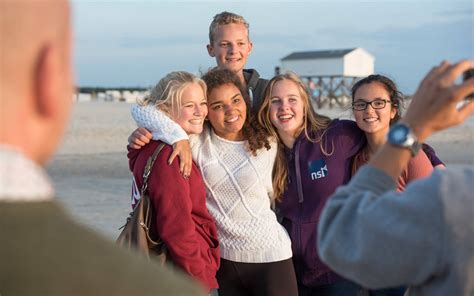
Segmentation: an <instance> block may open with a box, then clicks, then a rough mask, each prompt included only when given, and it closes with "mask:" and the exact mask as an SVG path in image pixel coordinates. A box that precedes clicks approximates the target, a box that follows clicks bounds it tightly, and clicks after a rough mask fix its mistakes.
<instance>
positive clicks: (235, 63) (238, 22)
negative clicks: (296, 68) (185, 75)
mask: <svg viewBox="0 0 474 296" xmlns="http://www.w3.org/2000/svg"><path fill="white" fill-rule="evenodd" d="M252 47H253V44H252V42H251V41H250V37H249V23H247V21H246V20H245V19H244V18H243V17H242V16H240V15H238V14H234V13H231V12H227V11H224V12H221V13H219V14H216V15H215V16H214V18H213V20H212V22H211V25H210V26H209V44H208V45H207V52H208V53H209V56H211V57H213V58H215V59H216V63H217V67H218V68H220V69H229V70H231V71H232V72H234V73H235V74H236V75H237V76H238V77H239V78H240V80H241V81H242V83H243V84H244V85H245V86H246V89H247V91H248V94H249V96H250V100H251V103H252V112H254V113H255V114H256V113H257V112H258V109H259V108H260V105H261V102H262V99H263V92H264V90H265V87H266V86H267V83H268V80H266V79H262V78H260V75H259V74H258V72H257V71H256V70H254V69H244V67H245V64H246V63H247V59H248V57H249V55H250V53H251V52H252Z"/></svg>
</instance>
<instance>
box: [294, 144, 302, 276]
mask: <svg viewBox="0 0 474 296" xmlns="http://www.w3.org/2000/svg"><path fill="white" fill-rule="evenodd" d="M300 146H301V141H297V142H296V146H295V151H294V153H295V171H296V174H295V177H296V188H297V192H298V216H297V223H296V237H297V240H296V241H297V245H296V249H297V251H298V253H299V254H301V255H303V250H302V249H301V245H302V243H301V220H302V219H301V216H302V213H303V201H304V197H303V185H302V183H301V167H300ZM301 260H303V258H301ZM297 268H298V273H299V274H301V269H302V266H301V265H300V266H298V267H297Z"/></svg>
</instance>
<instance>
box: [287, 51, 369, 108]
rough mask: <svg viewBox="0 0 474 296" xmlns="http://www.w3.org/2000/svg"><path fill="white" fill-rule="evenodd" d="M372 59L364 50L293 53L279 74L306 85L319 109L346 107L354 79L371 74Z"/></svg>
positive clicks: (288, 56)
mask: <svg viewBox="0 0 474 296" xmlns="http://www.w3.org/2000/svg"><path fill="white" fill-rule="evenodd" d="M374 66H375V57H374V56H373V55H371V54H370V53H369V52H367V51H366V50H365V49H363V48H360V47H358V48H351V49H331V50H318V51H302V52H293V53H291V54H289V55H287V56H285V57H284V58H282V59H281V67H280V68H279V72H286V71H293V72H295V73H296V74H298V75H299V76H300V77H301V78H302V79H303V80H305V81H306V82H307V83H308V86H309V88H310V91H311V95H312V97H313V100H314V102H315V103H316V104H317V106H318V107H322V106H323V105H326V104H328V105H329V106H333V105H335V104H337V105H340V106H345V105H347V103H348V99H349V98H350V88H351V87H352V85H353V84H354V83H355V81H356V80H357V79H360V78H361V77H365V76H367V75H370V74H373V73H374Z"/></svg>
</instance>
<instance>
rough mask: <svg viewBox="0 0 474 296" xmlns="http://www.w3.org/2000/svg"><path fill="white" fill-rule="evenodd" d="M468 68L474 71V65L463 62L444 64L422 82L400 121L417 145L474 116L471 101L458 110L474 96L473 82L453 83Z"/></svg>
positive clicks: (473, 62) (472, 62) (470, 62)
mask: <svg viewBox="0 0 474 296" xmlns="http://www.w3.org/2000/svg"><path fill="white" fill-rule="evenodd" d="M470 68H474V61H471V60H464V61H461V62H459V63H456V64H453V65H451V64H449V63H448V62H446V61H444V62H442V63H441V64H440V65H439V66H437V67H434V68H433V69H432V70H431V71H430V72H429V73H428V75H426V77H425V78H424V79H423V81H422V82H421V84H420V86H419V87H418V90H417V91H416V93H415V95H414V96H413V99H412V102H411V104H410V107H409V108H408V110H407V112H406V115H405V117H404V118H403V119H402V121H403V122H406V123H408V124H409V125H410V126H411V128H412V129H413V131H414V133H415V134H416V135H417V136H418V139H419V141H420V142H423V141H424V140H425V139H426V138H427V137H428V136H429V135H431V134H432V133H434V132H436V131H440V130H443V129H446V128H448V127H451V126H455V125H458V124H460V123H462V122H464V120H465V119H466V118H467V117H469V116H470V115H472V114H473V113H474V100H471V101H470V102H467V103H466V104H464V105H463V106H462V107H460V108H458V103H459V102H461V101H462V100H463V99H464V98H465V97H466V96H467V95H468V94H470V93H472V92H474V79H468V80H466V81H465V82H463V83H462V84H459V85H457V84H455V81H456V79H457V78H458V77H459V76H461V74H462V73H463V72H464V71H466V70H468V69H470Z"/></svg>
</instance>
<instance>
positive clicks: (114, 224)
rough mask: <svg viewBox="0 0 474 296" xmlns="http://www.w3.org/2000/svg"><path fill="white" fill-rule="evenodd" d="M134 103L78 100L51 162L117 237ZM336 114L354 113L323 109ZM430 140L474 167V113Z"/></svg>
mask: <svg viewBox="0 0 474 296" xmlns="http://www.w3.org/2000/svg"><path fill="white" fill-rule="evenodd" d="M130 106H131V105H130V104H127V103H111V102H87V103H86V102H85V103H76V104H75V106H74V109H73V112H72V114H71V121H70V124H69V126H68V129H67V131H66V134H65V137H64V140H63V143H62V145H61V146H60V148H59V150H58V152H57V153H56V155H55V156H54V157H53V159H52V160H51V162H50V163H49V164H48V166H47V171H48V172H49V174H50V175H51V177H52V180H53V183H54V184H55V187H56V195H57V199H58V200H60V201H61V202H62V203H63V204H64V206H65V207H66V208H67V209H68V210H69V211H70V212H71V213H72V215H73V216H75V217H76V218H77V219H78V220H79V221H81V222H82V223H84V224H85V225H88V226H90V227H92V228H94V229H96V230H97V231H99V232H101V233H103V234H105V235H106V236H108V237H110V238H112V239H114V238H116V236H117V235H118V233H119V230H118V228H119V227H120V226H122V225H123V224H124V222H125V218H126V217H127V215H128V213H129V212H130V210H131V208H130V189H131V177H130V176H131V175H130V172H129V169H128V160H127V155H126V153H127V150H126V145H127V138H128V136H129V135H130V133H131V132H132V131H133V130H134V129H135V124H134V122H133V120H132V118H131V116H130ZM320 113H322V114H326V115H328V116H330V117H332V118H334V117H341V118H348V117H350V112H349V111H346V112H343V111H341V110H320ZM428 143H429V144H430V145H432V146H433V147H434V148H435V150H436V152H437V154H438V156H439V157H440V158H441V159H442V160H443V161H444V162H445V163H446V164H447V165H448V166H458V165H470V166H472V165H474V117H472V118H470V119H469V120H468V121H467V122H466V123H464V124H463V125H462V126H459V127H456V128H453V129H450V130H447V131H443V132H440V133H438V134H436V135H434V136H432V137H431V138H430V139H429V141H428Z"/></svg>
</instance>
